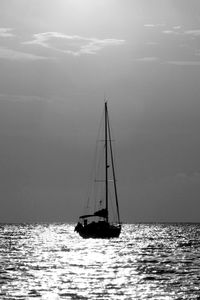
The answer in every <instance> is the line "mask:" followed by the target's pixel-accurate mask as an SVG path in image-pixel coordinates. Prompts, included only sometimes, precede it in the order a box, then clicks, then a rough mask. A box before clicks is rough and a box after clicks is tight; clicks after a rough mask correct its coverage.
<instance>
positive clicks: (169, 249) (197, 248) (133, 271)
mask: <svg viewBox="0 0 200 300" xmlns="http://www.w3.org/2000/svg"><path fill="white" fill-rule="evenodd" d="M199 253H200V225H199V224H132V225H130V224H127V225H124V226H123V231H122V234H121V236H120V238H119V239H111V240H98V239H95V240H92V239H88V240H84V239H82V238H80V237H79V236H78V235H77V234H76V233H74V225H73V224H14V225H12V224H5V225H1V226H0V257H1V258H0V259H1V264H0V299H2V300H12V299H15V300H16V299H20V300H22V299H23V300H33V299H34V300H36V299H37V300H39V299H40V300H62V299H95V300H96V299H103V300H106V299H111V300H112V299H113V300H128V299H153V300H156V299H159V300H162V299H165V300H166V299H168V300H171V299H174V300H178V299H179V300H180V299H195V300H197V299H200V298H199V295H200V275H199V269H200V254H199Z"/></svg>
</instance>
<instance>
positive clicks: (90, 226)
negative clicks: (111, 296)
mask: <svg viewBox="0 0 200 300" xmlns="http://www.w3.org/2000/svg"><path fill="white" fill-rule="evenodd" d="M103 121H104V122H103V123H104V124H103V126H102V127H103V135H104V137H103V139H101V140H100V141H101V142H103V155H102V161H101V163H102V165H103V168H101V169H102V170H103V172H102V173H103V178H102V177H101V178H96V175H95V180H94V181H95V183H99V184H100V185H101V190H102V192H101V194H100V195H98V197H99V199H97V202H98V207H97V205H95V207H94V208H93V211H92V213H91V210H90V213H87V214H84V215H81V216H80V217H79V221H78V223H77V225H76V226H75V229H74V230H75V231H76V232H77V233H78V234H79V235H80V236H81V237H82V238H103V239H109V238H117V237H119V235H120V233H121V227H122V224H121V221H120V214H119V204H118V193H117V181H116V175H115V166H114V153H113V146H112V141H113V140H112V137H111V127H110V120H109V115H108V106H107V101H105V102H104V114H103ZM98 165H99V163H98ZM102 173H101V176H102ZM111 184H112V186H111ZM111 190H112V194H113V195H112V196H111ZM113 196H114V201H113ZM95 197H96V196H95ZM111 198H112V199H111ZM111 201H112V203H110V202H111ZM113 202H114V203H113ZM114 206H115V209H114ZM87 208H88V207H87ZM111 210H112V213H111ZM113 210H114V212H115V219H114V220H113V219H111V215H112V217H113Z"/></svg>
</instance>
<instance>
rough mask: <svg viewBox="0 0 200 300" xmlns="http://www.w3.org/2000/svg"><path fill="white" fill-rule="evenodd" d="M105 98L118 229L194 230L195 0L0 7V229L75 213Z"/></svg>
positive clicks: (199, 106)
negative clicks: (143, 225)
mask: <svg viewBox="0 0 200 300" xmlns="http://www.w3.org/2000/svg"><path fill="white" fill-rule="evenodd" d="M105 95H106V97H107V98H109V101H108V107H109V112H110V118H111V123H112V128H113V131H114V133H115V139H116V142H115V145H116V158H117V180H118V181H117V183H118V192H119V206H120V213H121V218H122V221H123V222H200V218H199V210H200V134H199V128H200V2H199V0H150V1H149V0H42V1H41V0H28V1H27V0H1V1H0V221H1V222H42V221H43V222H46V221H61V222H67V221H72V222H73V221H76V220H77V218H78V216H79V215H80V214H82V208H83V206H84V201H85V199H86V193H87V187H88V179H89V174H90V170H91V166H92V157H93V153H94V148H95V142H96V137H97V131H98V126H99V121H100V117H101V114H102V110H103V104H104V97H105ZM91 184H92V183H91Z"/></svg>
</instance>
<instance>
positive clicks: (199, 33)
mask: <svg viewBox="0 0 200 300" xmlns="http://www.w3.org/2000/svg"><path fill="white" fill-rule="evenodd" d="M185 33H186V34H188V35H192V36H200V29H194V30H186V31H185Z"/></svg>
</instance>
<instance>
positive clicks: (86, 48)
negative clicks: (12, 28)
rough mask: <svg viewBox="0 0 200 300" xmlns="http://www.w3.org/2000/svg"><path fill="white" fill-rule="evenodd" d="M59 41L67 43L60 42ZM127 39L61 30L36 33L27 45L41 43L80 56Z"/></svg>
mask: <svg viewBox="0 0 200 300" xmlns="http://www.w3.org/2000/svg"><path fill="white" fill-rule="evenodd" d="M59 41H64V42H65V43H63V44H60V43H59ZM124 42H125V40H119V39H98V38H87V37H82V36H79V35H66V34H63V33H59V32H43V33H38V34H35V35H34V39H33V40H32V41H28V42H24V43H23V44H26V45H39V46H42V47H45V48H49V49H52V50H56V51H59V52H62V53H67V54H71V55H74V56H80V55H82V54H96V53H97V52H98V51H100V50H102V49H104V48H105V47H107V46H118V45H122V44H123V43H124Z"/></svg>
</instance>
